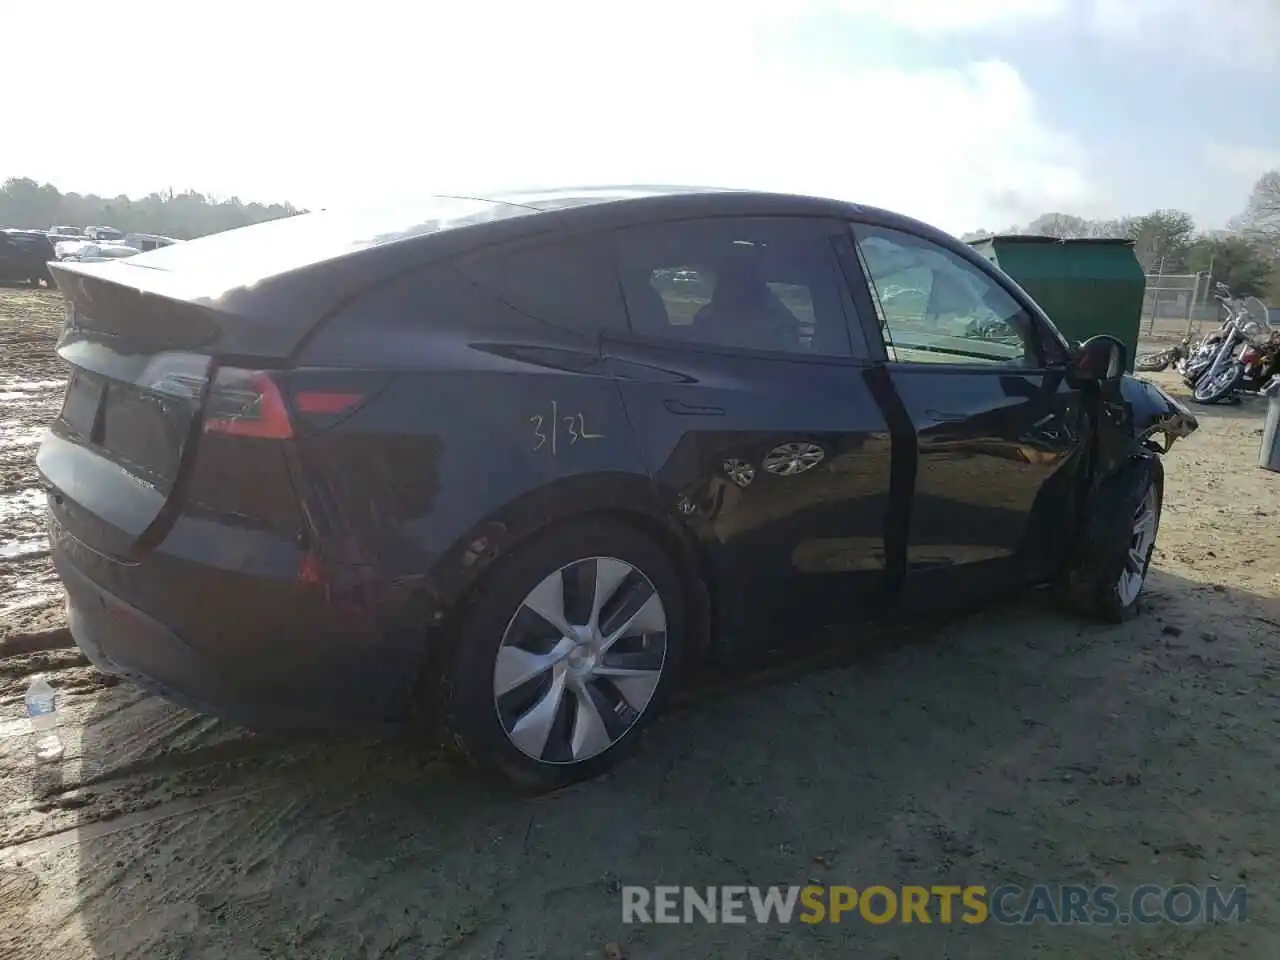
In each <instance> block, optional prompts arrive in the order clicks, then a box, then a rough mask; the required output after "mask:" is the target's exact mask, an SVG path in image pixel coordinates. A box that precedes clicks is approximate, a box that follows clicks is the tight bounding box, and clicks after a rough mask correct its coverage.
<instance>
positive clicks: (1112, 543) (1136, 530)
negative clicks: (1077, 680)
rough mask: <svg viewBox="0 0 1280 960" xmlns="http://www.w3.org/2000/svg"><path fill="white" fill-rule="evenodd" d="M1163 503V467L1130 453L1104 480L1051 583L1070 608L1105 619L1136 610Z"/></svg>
mask: <svg viewBox="0 0 1280 960" xmlns="http://www.w3.org/2000/svg"><path fill="white" fill-rule="evenodd" d="M1163 502H1164V466H1163V464H1162V463H1161V462H1160V461H1159V460H1158V459H1157V458H1156V457H1154V456H1145V457H1138V458H1135V459H1134V460H1132V461H1130V463H1129V464H1128V465H1127V466H1126V467H1125V468H1123V469H1122V470H1120V471H1119V472H1118V473H1117V474H1116V475H1115V476H1113V477H1111V478H1109V479H1108V480H1106V481H1105V482H1104V483H1103V485H1102V487H1101V488H1100V489H1099V490H1098V492H1097V494H1096V495H1095V497H1094V502H1093V504H1092V505H1091V509H1090V519H1089V522H1088V525H1087V529H1086V530H1085V532H1084V534H1083V536H1081V537H1080V538H1079V541H1078V543H1077V546H1076V549H1075V551H1074V552H1073V555H1072V559H1071V561H1070V562H1069V563H1068V564H1067V567H1066V569H1064V570H1063V572H1062V574H1061V576H1060V577H1059V579H1058V582H1057V584H1056V587H1057V593H1058V596H1059V599H1060V600H1061V601H1062V602H1063V603H1064V604H1065V605H1066V606H1067V607H1068V608H1069V609H1071V610H1073V611H1075V612H1076V613H1079V614H1082V615H1083V616H1086V617H1089V618H1090V619H1097V620H1102V621H1105V622H1107V623H1121V622H1123V621H1125V620H1128V619H1130V618H1131V617H1133V616H1135V615H1136V613H1137V610H1138V598H1139V597H1140V596H1141V593H1142V589H1143V588H1144V587H1145V586H1146V580H1147V574H1148V572H1149V570H1150V567H1151V555H1152V553H1153V552H1154V550H1155V545H1156V537H1157V536H1158V534H1159V531H1160V511H1161V508H1162V506H1163Z"/></svg>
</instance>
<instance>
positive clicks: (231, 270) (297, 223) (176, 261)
mask: <svg viewBox="0 0 1280 960" xmlns="http://www.w3.org/2000/svg"><path fill="white" fill-rule="evenodd" d="M533 212H534V211H533V210H530V209H528V208H526V207H522V206H516V205H513V204H509V203H501V202H494V201H490V200H468V199H459V198H453V197H430V198H428V199H426V200H421V201H415V202H412V203H396V204H390V205H386V206H379V207H371V208H364V209H341V210H339V209H331V210H318V211H316V212H314V213H300V214H298V215H296V216H292V217H282V218H281V219H279V220H269V221H267V222H266V223H257V224H253V225H252V226H248V227H239V228H237V229H235V230H227V231H224V232H222V233H215V234H210V235H209V236H207V237H199V238H197V239H195V240H189V241H187V242H186V243H174V244H170V245H168V246H165V247H161V248H159V249H157V250H152V251H148V252H147V253H143V254H141V255H139V256H137V257H134V258H132V259H131V260H130V261H129V263H130V265H131V266H137V267H149V268H152V269H155V270H172V271H174V272H183V273H187V272H193V273H194V272H199V273H201V274H203V275H204V276H205V277H207V278H208V279H209V280H210V281H211V283H210V285H211V286H212V285H214V284H216V283H218V281H223V282H226V283H228V285H232V284H235V285H239V284H252V283H254V282H255V281H256V280H260V279H263V278H266V277H272V276H276V275H278V274H281V273H288V272H289V271H292V270H297V269H300V268H302V267H306V266H310V265H311V264H313V263H320V262H321V261H324V260H332V259H334V258H335V257H341V256H344V255H346V254H349V253H354V252H355V251H357V250H362V249H364V248H366V247H375V246H379V245H381V244H385V243H392V242H395V241H397V240H407V239H409V238H410V237H421V236H426V235H427V234H432V233H440V232H442V231H444V230H451V229H453V228H455V227H463V226H467V225H469V224H475V223H484V222H486V221H489V220H502V219H505V218H507V217H516V216H522V215H524V214H528V213H533ZM215 278H216V279H215Z"/></svg>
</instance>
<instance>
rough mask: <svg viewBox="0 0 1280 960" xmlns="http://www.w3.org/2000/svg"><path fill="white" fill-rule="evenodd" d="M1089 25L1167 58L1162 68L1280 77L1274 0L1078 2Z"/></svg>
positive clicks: (1279, 27) (1278, 9) (1279, 18)
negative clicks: (1217, 65) (1199, 65)
mask: <svg viewBox="0 0 1280 960" xmlns="http://www.w3.org/2000/svg"><path fill="white" fill-rule="evenodd" d="M1084 2H1085V5H1086V6H1085V9H1086V12H1087V17H1088V22H1089V24H1090V26H1091V27H1092V28H1093V29H1094V30H1096V31H1098V32H1100V33H1102V34H1103V35H1104V36H1106V37H1108V38H1109V39H1113V40H1120V41H1124V42H1127V43H1130V44H1134V45H1137V46H1142V47H1146V48H1148V49H1151V50H1159V51H1163V52H1164V53H1166V54H1167V55H1168V65H1167V66H1168V69H1169V70H1170V71H1177V70H1178V69H1179V68H1180V67H1181V66H1182V65H1183V64H1184V63H1185V62H1186V61H1187V60H1189V59H1196V60H1201V61H1203V60H1213V61H1219V62H1221V63H1223V64H1230V65H1232V66H1233V67H1236V68H1240V67H1247V68H1250V69H1255V70H1260V71H1263V72H1280V0H1229V2H1223V3H1218V4H1214V3H1206V2H1204V0H1084Z"/></svg>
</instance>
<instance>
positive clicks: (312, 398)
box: [293, 390, 364, 417]
mask: <svg viewBox="0 0 1280 960" xmlns="http://www.w3.org/2000/svg"><path fill="white" fill-rule="evenodd" d="M363 400H364V394H362V393H330V392H327V391H323V390H299V391H298V392H297V393H296V394H294V396H293V405H294V406H295V407H297V409H298V412H299V413H310V414H319V415H322V416H330V417H336V416H338V415H339V414H342V413H347V412H348V411H350V410H353V409H355V407H356V406H357V405H359V404H360V402H361V401H363Z"/></svg>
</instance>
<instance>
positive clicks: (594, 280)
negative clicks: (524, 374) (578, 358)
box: [454, 237, 627, 336]
mask: <svg viewBox="0 0 1280 960" xmlns="http://www.w3.org/2000/svg"><path fill="white" fill-rule="evenodd" d="M454 266H455V267H456V268H457V270H458V271H459V273H461V274H462V276H463V277H464V278H465V279H466V280H468V281H470V282H471V283H473V284H475V285H476V286H478V287H480V288H481V289H482V290H484V291H485V292H486V293H488V294H490V295H491V296H494V297H496V298H497V299H499V300H501V301H502V302H503V303H505V304H506V305H507V306H508V307H510V308H511V309H513V310H515V311H516V312H517V313H520V314H523V315H525V316H527V317H530V318H532V319H534V320H537V321H540V322H544V323H549V324H552V325H554V326H557V327H560V328H563V329H568V330H574V331H576V332H578V333H582V334H584V335H587V336H597V335H599V334H601V333H622V332H625V330H626V324H627V320H626V313H625V310H624V309H623V305H622V297H621V294H620V292H619V290H618V283H617V279H616V278H615V277H614V274H613V269H612V264H611V263H610V261H609V258H608V256H607V254H606V253H605V252H604V251H603V249H602V246H601V243H600V240H599V239H598V238H592V237H572V238H559V239H556V240H551V241H538V242H533V243H527V242H526V243H520V244H504V245H502V246H500V247H493V248H489V249H486V250H484V251H482V252H480V253H478V254H473V255H470V256H468V257H466V258H464V259H463V260H460V261H458V262H456V263H455V264H454Z"/></svg>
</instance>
